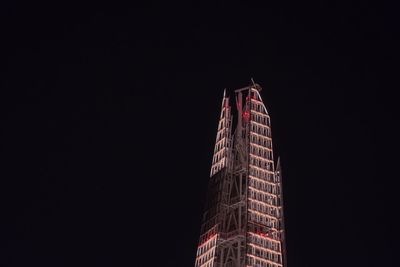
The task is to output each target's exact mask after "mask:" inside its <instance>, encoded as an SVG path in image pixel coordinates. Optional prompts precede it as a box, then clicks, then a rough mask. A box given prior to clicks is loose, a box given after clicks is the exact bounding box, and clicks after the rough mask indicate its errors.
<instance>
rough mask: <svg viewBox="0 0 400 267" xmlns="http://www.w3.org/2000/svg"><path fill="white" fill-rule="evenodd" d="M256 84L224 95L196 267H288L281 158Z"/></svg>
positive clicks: (259, 88)
mask: <svg viewBox="0 0 400 267" xmlns="http://www.w3.org/2000/svg"><path fill="white" fill-rule="evenodd" d="M260 91H261V87H260V85H258V84H256V83H254V81H252V84H251V85H249V86H247V87H244V88H241V89H237V90H235V91H234V96H235V104H236V109H235V110H233V109H232V107H231V103H230V99H229V97H228V96H227V94H226V91H224V94H223V98H222V105H221V114H220V119H219V123H218V130H217V137H216V142H215V149H214V156H213V160H212V165H211V172H210V179H209V185H208V195H207V200H206V204H205V210H204V215H203V219H202V225H201V231H200V239H199V243H198V248H197V254H196V262H195V267H242V266H260V267H261V266H263V267H279V266H283V267H286V266H287V264H286V252H285V251H286V250H285V233H284V220H283V195H282V180H281V170H280V163H279V159H278V160H277V164H276V166H275V164H274V157H273V150H272V137H271V122H270V116H269V115H268V112H267V109H266V108H265V105H264V103H263V101H262V98H261V95H260Z"/></svg>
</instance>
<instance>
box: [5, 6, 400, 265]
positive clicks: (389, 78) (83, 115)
mask: <svg viewBox="0 0 400 267" xmlns="http://www.w3.org/2000/svg"><path fill="white" fill-rule="evenodd" d="M55 2H58V1H55ZM132 2H133V1H132ZM165 2H168V3H164V4H157V5H153V6H147V7H142V6H141V7H139V6H135V5H133V4H132V5H125V6H123V5H112V6H110V4H102V3H99V2H97V3H96V4H93V5H83V4H79V5H73V4H71V3H69V4H59V3H58V4H55V3H41V4H38V3H29V4H28V3H15V4H8V5H5V4H1V5H2V6H1V8H0V15H1V16H0V17H1V21H0V25H1V26H0V27H1V40H2V41H1V43H2V45H3V48H2V50H1V62H2V63H1V76H0V82H1V93H0V99H1V103H0V108H1V113H0V114H1V121H0V122H1V128H0V130H1V143H0V145H1V151H2V155H3V157H2V160H1V169H2V171H1V175H0V177H1V178H0V208H1V210H0V211H1V218H0V266H7V267H8V266H10V267H11V266H43V267H44V266H52V267H53V266H99V267H100V266H138V267H141V266H171V267H172V266H174V267H176V266H182V267H183V266H185V267H186V266H193V264H194V258H195V250H196V244H197V240H198V236H199V230H200V220H201V216H202V209H203V204H204V200H205V194H206V187H207V180H208V176H209V169H210V163H211V158H212V150H213V146H214V141H215V134H216V127H217V117H218V114H219V107H220V101H221V97H222V92H223V89H224V88H227V89H228V92H232V90H233V89H236V88H239V87H243V86H246V85H247V84H248V83H249V81H250V78H251V77H253V78H254V79H255V81H256V82H258V83H259V84H261V86H262V87H263V90H262V92H261V95H262V97H263V98H264V101H265V103H266V105H267V108H268V110H269V112H270V115H271V117H272V119H271V120H272V134H273V141H274V149H275V157H276V156H277V155H280V156H281V163H282V168H283V179H284V194H285V208H286V209H285V213H286V214H285V215H286V227H287V239H288V257H289V258H288V261H289V266H290V267H314V266H315V267H317V266H318V267H319V266H324V267H331V266H332V267H333V266H341V267H350V266H351V267H354V266H365V267H367V266H368V267H369V266H385V267H391V266H399V263H398V261H399V260H398V249H397V243H398V238H397V237H396V236H395V230H396V228H397V227H398V224H397V223H396V220H395V217H396V215H397V213H398V210H399V209H398V206H397V203H398V200H397V195H396V187H395V185H396V183H395V181H396V180H397V178H398V172H395V169H396V167H397V165H398V162H397V160H396V159H395V157H396V154H398V153H396V150H395V144H394V143H395V142H394V141H392V140H394V139H395V138H394V137H396V136H397V134H396V133H395V130H396V128H397V127H396V126H397V125H396V124H397V122H398V117H396V116H395V115H394V114H395V111H396V109H397V107H398V104H396V102H397V98H396V95H395V91H396V90H398V88H399V87H398V86H397V85H396V84H395V81H396V79H397V78H396V75H398V60H397V59H396V56H397V55H398V52H397V48H398V47H399V42H398V40H399V39H398V33H399V31H398V26H399V25H398V21H397V18H396V17H397V16H398V14H397V11H396V8H395V7H393V6H389V5H387V4H385V3H383V2H379V3H378V2H375V3H374V2H371V1H343V3H339V2H337V1H335V2H333V1H332V2H330V3H329V2H327V1H312V2H308V3H305V2H304V1H293V2H289V1H269V2H273V3H269V4H265V3H264V4H259V3H249V2H247V3H244V2H241V1H214V3H213V4H206V3H205V2H200V1H199V3H193V2H190V3H189V1H186V2H185V3H179V4H172V3H171V2H169V1H165Z"/></svg>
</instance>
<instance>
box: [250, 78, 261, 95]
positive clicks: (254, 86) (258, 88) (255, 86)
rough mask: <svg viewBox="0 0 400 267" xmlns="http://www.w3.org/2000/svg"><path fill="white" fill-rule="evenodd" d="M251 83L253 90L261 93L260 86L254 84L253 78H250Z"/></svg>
mask: <svg viewBox="0 0 400 267" xmlns="http://www.w3.org/2000/svg"><path fill="white" fill-rule="evenodd" d="M251 83H252V84H253V86H252V87H253V88H255V89H257V90H258V91H259V92H260V91H261V89H262V88H261V86H260V85H259V84H258V83H256V82H254V79H253V78H251Z"/></svg>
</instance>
